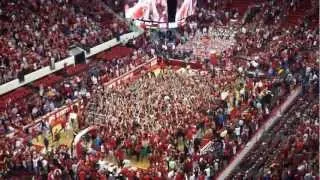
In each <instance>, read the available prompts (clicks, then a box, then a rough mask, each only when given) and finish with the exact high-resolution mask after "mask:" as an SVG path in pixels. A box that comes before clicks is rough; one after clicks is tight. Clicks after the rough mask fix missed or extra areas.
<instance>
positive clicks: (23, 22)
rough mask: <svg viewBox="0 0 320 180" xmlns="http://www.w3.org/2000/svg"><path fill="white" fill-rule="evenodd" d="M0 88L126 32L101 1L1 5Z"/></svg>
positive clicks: (6, 2) (123, 24) (124, 26)
mask: <svg viewBox="0 0 320 180" xmlns="http://www.w3.org/2000/svg"><path fill="white" fill-rule="evenodd" d="M0 7H1V9H0V33H1V37H0V67H1V69H0V84H3V83H5V82H8V81H10V80H13V79H15V78H17V75H18V73H19V72H23V73H29V72H32V71H35V70H37V69H40V68H42V67H45V66H48V65H50V63H51V62H57V61H59V60H62V59H64V58H66V57H67V56H69V54H68V48H69V47H70V46H72V45H80V46H81V47H93V46H95V45H98V44H100V43H103V42H105V41H107V40H110V39H112V38H114V37H115V36H116V35H120V34H123V33H126V32H128V27H127V26H126V25H125V22H119V20H117V18H115V17H114V15H113V14H112V13H110V12H108V10H106V5H105V4H104V3H103V2H102V1H100V0H94V1H78V0H72V1H64V0H63V1H54V0H49V1H35V0H30V1H28V0H23V1H7V0H4V1H1V2H0Z"/></svg>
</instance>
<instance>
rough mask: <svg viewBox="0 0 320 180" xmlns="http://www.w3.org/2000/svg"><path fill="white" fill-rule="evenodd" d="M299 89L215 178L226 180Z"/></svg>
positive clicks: (294, 92)
mask: <svg viewBox="0 0 320 180" xmlns="http://www.w3.org/2000/svg"><path fill="white" fill-rule="evenodd" d="M300 92H301V87H299V88H297V89H295V90H294V91H293V92H292V93H291V94H290V95H289V96H288V97H287V99H286V101H285V102H284V103H283V104H282V105H281V106H280V108H279V109H277V110H276V111H275V113H274V115H273V116H272V117H270V118H269V119H268V121H267V122H266V123H265V124H264V125H263V126H262V127H261V128H260V130H259V131H258V132H257V133H256V134H255V135H254V136H253V137H252V138H251V140H250V141H249V142H248V143H247V144H246V146H245V147H244V148H243V149H242V150H241V152H240V153H239V154H238V155H237V156H236V157H235V158H234V159H233V160H232V162H231V163H230V164H229V165H228V166H227V167H226V168H225V169H224V170H223V171H222V172H221V173H220V174H219V176H218V177H217V179H218V180H223V179H226V178H227V177H228V176H229V175H230V174H231V172H232V171H233V170H234V168H236V167H237V166H238V165H239V164H240V162H241V161H242V159H243V158H244V157H245V156H246V155H247V154H248V153H249V152H250V150H251V149H252V148H253V146H254V145H255V144H256V143H257V142H258V141H259V140H260V138H261V136H262V134H263V133H264V132H266V131H268V130H269V129H270V128H271V126H272V125H273V124H274V123H275V122H277V120H278V119H279V117H281V113H282V112H283V111H285V110H286V109H287V108H288V107H289V106H290V105H291V103H292V102H293V101H294V100H295V99H296V97H297V96H298V95H299V94H300Z"/></svg>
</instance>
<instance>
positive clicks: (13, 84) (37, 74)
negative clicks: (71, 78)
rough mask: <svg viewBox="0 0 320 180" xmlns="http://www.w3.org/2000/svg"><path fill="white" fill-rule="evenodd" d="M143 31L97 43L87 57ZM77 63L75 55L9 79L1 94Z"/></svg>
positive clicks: (135, 36) (1, 87)
mask: <svg viewBox="0 0 320 180" xmlns="http://www.w3.org/2000/svg"><path fill="white" fill-rule="evenodd" d="M142 33H143V32H141V31H139V32H130V33H127V34H124V35H122V36H121V37H120V39H121V41H117V40H116V39H115V38H114V39H112V40H110V41H107V42H105V43H102V44H100V45H97V46H95V47H93V48H91V49H90V53H86V58H89V57H92V56H94V55H96V54H98V53H100V52H103V51H105V50H107V49H110V48H112V47H114V46H116V45H119V44H121V43H122V42H126V41H128V40H130V39H133V38H137V37H138V36H140V35H141V34H142ZM74 64H75V59H74V56H71V57H68V58H66V59H63V60H61V61H59V62H56V63H55V68H54V69H51V68H50V66H46V67H43V68H41V69H39V70H37V71H34V72H32V73H29V74H27V75H25V80H24V81H23V82H19V80H18V79H14V80H12V81H9V82H7V83H5V84H2V85H0V95H3V94H5V93H7V92H10V91H12V90H15V89H16V88H18V87H21V86H24V85H26V84H29V83H31V82H33V81H35V80H38V79H40V78H43V77H45V76H47V75H49V74H52V73H54V72H56V71H59V70H61V69H63V68H65V67H66V66H70V65H74Z"/></svg>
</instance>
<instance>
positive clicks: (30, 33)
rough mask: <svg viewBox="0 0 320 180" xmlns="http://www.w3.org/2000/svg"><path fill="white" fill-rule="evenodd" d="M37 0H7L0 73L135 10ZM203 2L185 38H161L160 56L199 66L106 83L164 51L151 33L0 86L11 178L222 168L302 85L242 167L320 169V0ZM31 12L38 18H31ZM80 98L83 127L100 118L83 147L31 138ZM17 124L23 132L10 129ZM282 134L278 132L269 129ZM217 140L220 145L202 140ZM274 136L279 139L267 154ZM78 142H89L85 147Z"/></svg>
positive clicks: (200, 172) (268, 172) (115, 28)
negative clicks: (6, 89) (133, 164)
mask: <svg viewBox="0 0 320 180" xmlns="http://www.w3.org/2000/svg"><path fill="white" fill-rule="evenodd" d="M27 2H28V3H27V4H28V6H21V5H22V4H23V3H26V2H24V1H1V2H0V24H3V26H0V33H1V36H0V63H1V64H0V65H1V70H0V75H1V76H0V84H1V83H5V82H7V81H10V80H12V79H14V78H16V77H17V73H18V72H19V71H21V70H22V69H25V70H27V71H28V72H31V71H34V70H36V69H39V68H41V67H44V66H46V65H49V64H50V62H51V59H52V58H53V59H54V61H58V60H61V59H62V58H64V57H66V56H68V54H67V49H68V47H69V46H70V45H72V44H81V45H83V46H89V47H93V46H95V45H97V44H100V43H102V42H105V41H106V40H109V39H112V38H113V37H115V36H117V35H118V34H119V32H120V34H121V33H125V32H128V27H127V26H126V25H125V22H119V21H118V20H116V18H110V17H113V16H114V15H111V14H109V12H110V9H109V8H111V9H113V10H114V11H115V12H120V10H119V9H120V7H121V4H122V3H123V1H119V0H118V1H99V0H94V1H90V6H88V2H89V1H80V0H72V1H33V0H30V1H27ZM198 4H199V5H198V8H197V10H196V12H197V13H196V15H195V16H192V17H190V18H189V19H188V23H187V24H186V26H185V27H184V28H181V29H180V30H179V32H180V33H181V35H182V37H180V38H181V39H177V40H176V41H175V43H176V44H174V43H173V44H174V45H173V46H172V47H173V48H172V49H168V48H163V49H162V50H161V56H162V55H163V54H166V53H168V54H171V55H172V56H174V55H175V54H177V53H180V54H184V53H185V56H184V57H185V58H186V59H191V60H193V61H195V62H197V63H200V64H201V69H200V70H195V71H193V70H191V69H190V68H184V71H183V72H177V71H176V70H177V69H178V68H177V67H175V66H170V65H168V64H171V63H168V62H166V60H165V61H161V62H162V63H163V62H164V64H167V65H164V66H160V67H159V68H161V70H160V72H157V73H156V72H154V73H150V74H148V75H146V76H143V77H142V78H140V79H138V80H137V81H133V82H129V83H128V84H125V85H120V86H116V87H114V88H112V89H108V88H105V87H103V84H104V83H106V82H108V81H110V80H112V79H114V78H116V77H119V76H121V75H122V74H124V73H125V72H128V71H130V70H132V69H134V68H135V67H137V66H138V65H140V64H142V63H144V62H146V61H147V60H149V59H150V58H151V57H153V56H155V55H156V54H157V53H159V52H160V51H157V49H158V48H157V47H164V46H166V45H164V44H162V43H163V42H161V41H159V42H160V43H159V42H158V44H153V43H152V42H151V37H150V36H149V34H148V33H146V34H144V35H143V36H141V37H140V38H138V39H136V40H133V41H132V42H130V43H131V47H130V48H129V47H124V46H118V47H115V48H112V49H111V50H108V51H106V52H103V53H101V54H99V55H97V56H95V57H94V58H92V60H91V61H90V63H88V64H80V65H75V66H71V67H67V68H65V69H64V70H63V71H59V72H57V73H55V74H51V75H49V76H47V77H45V78H43V79H40V80H38V81H36V82H33V83H31V84H30V85H28V86H24V87H21V88H19V89H17V90H14V91H13V92H10V93H8V94H5V95H3V96H0V101H1V102H0V109H1V111H0V122H1V124H0V133H1V140H0V144H1V147H4V148H3V149H1V151H0V172H1V175H2V176H1V178H2V177H4V178H8V177H19V176H21V175H24V176H26V177H32V176H35V177H37V178H44V179H59V178H61V179H68V178H69V179H70V178H78V179H81V180H82V179H86V178H91V179H109V178H110V179H112V178H125V177H126V178H129V179H178V180H179V179H188V178H189V179H210V178H215V177H216V176H217V175H218V174H219V173H220V172H221V171H222V170H223V169H224V168H225V167H226V166H227V165H228V164H229V163H230V161H231V160H232V159H233V158H234V157H235V156H236V155H237V153H238V152H239V151H240V150H241V149H243V148H244V146H245V145H246V143H247V142H248V141H249V140H250V138H251V137H252V136H253V134H254V133H255V132H256V131H257V130H258V129H259V127H261V126H262V125H263V123H264V122H265V120H266V119H267V118H268V117H270V116H272V115H273V114H272V109H274V108H276V107H277V106H279V105H280V104H281V103H282V102H283V101H284V100H285V97H286V96H287V95H288V94H289V93H290V92H291V91H293V90H294V89H295V88H296V87H297V86H302V88H303V94H304V95H303V96H301V97H300V99H299V100H298V101H297V104H296V105H294V106H293V107H292V108H291V109H290V110H289V111H288V112H287V113H286V114H285V115H284V116H283V119H284V120H283V122H281V124H280V125H278V126H276V127H275V129H273V130H271V132H268V133H267V135H266V137H263V142H261V144H262V147H263V148H262V147H259V146H257V147H256V148H255V149H254V151H253V152H250V153H249V156H248V157H246V159H247V162H244V165H243V166H241V167H240V168H238V169H236V171H235V172H234V174H233V176H234V178H235V179H243V178H249V179H250V178H253V179H259V178H272V179H273V178H279V177H305V178H309V177H313V176H319V175H318V174H317V172H316V170H317V167H318V164H317V163H316V162H317V161H315V158H314V155H318V154H317V152H315V148H313V147H318V145H317V144H316V143H314V139H318V138H319V137H318V136H316V135H315V132H316V131H317V130H318V128H319V125H318V122H317V120H316V119H317V118H318V116H317V113H315V112H316V111H317V110H318V106H317V104H316V103H317V102H316V101H315V100H316V99H318V98H317V96H316V95H315V94H317V93H318V87H319V83H318V81H319V69H318V66H319V51H318V49H317V47H318V46H319V27H318V26H317V25H315V24H319V18H318V17H316V18H314V17H315V15H316V14H317V12H319V9H318V8H317V7H318V6H319V5H318V2H317V1H312V0H310V1H281V2H280V1H267V2H264V1H263V2H261V1H253V0H252V1H251V0H233V1H214V2H211V1H210V0H208V1H204V0H203V1H199V3H198ZM106 5H107V6H109V7H106ZM106 8H107V9H108V10H107V9H106ZM48 12H50V13H48ZM301 12H306V13H301ZM26 14H28V15H29V16H30V14H31V16H32V19H26V20H25V17H27V15H26ZM46 14H48V15H46ZM49 14H50V15H49ZM295 14H296V15H295ZM29 16H28V17H29ZM8 17H9V18H8ZM53 17H54V18H53ZM8 19H10V21H8ZM117 19H119V18H117ZM310 19H311V20H310ZM313 19H315V20H313ZM11 21H13V22H15V23H9V22H11ZM9 29H10V30H9ZM176 38H178V36H176ZM199 40H201V41H202V42H200V43H199ZM201 43H202V44H201ZM208 44H209V46H208ZM204 47H206V48H207V49H205V50H204V51H201V49H203V48H204ZM199 49H200V50H199ZM176 50H177V51H176ZM169 51H170V52H169ZM199 71H203V72H206V73H207V74H206V73H205V75H203V74H201V75H200V72H199ZM305 98H306V99H305ZM78 99H81V100H83V99H84V100H85V101H84V102H85V103H86V104H85V106H84V107H85V110H84V112H83V113H80V114H81V115H82V116H84V119H85V122H84V123H83V124H81V127H80V129H83V128H86V127H89V126H90V125H96V126H99V129H98V130H96V131H94V132H92V133H89V135H88V137H86V138H85V139H83V141H81V143H79V144H80V145H79V146H77V147H76V150H74V149H72V148H69V147H67V146H60V147H58V148H55V149H52V150H51V151H50V152H49V151H48V149H47V148H45V149H46V152H47V153H44V154H43V153H42V152H43V151H42V152H41V151H39V150H38V149H37V147H36V146H34V145H32V144H31V140H32V139H33V138H34V137H36V136H37V135H39V134H42V132H43V131H47V129H48V128H49V127H48V125H47V124H46V122H43V123H41V128H40V129H38V130H37V131H34V129H32V130H29V129H28V128H27V129H26V130H23V129H22V127H24V126H26V125H28V124H32V122H34V121H35V120H36V119H38V118H41V116H43V115H46V114H48V113H49V112H52V111H54V110H56V109H57V108H59V107H61V106H63V105H68V104H71V103H72V102H73V101H74V100H78ZM307 101H309V103H306V102H307ZM303 107H305V108H303ZM307 109H310V110H307ZM298 116H299V117H304V118H306V119H309V120H306V121H302V120H300V118H299V117H298ZM98 117H99V118H98ZM280 121H281V120H280ZM305 127H308V128H306V129H308V130H304V128H305ZM295 128H296V129H299V130H300V131H301V132H299V133H296V132H295V131H293V130H292V129H295ZM279 130H280V131H279ZM12 132H14V136H13V137H12V136H10V138H7V137H5V136H6V135H8V134H9V133H12ZM305 134H307V135H305ZM268 135H269V136H268ZM274 136H275V137H277V138H276V140H274V139H272V138H270V137H274ZM305 136H306V138H305ZM275 141H276V142H275ZM288 141H289V142H293V144H294V146H293V145H292V144H288V143H286V142H288ZM301 141H303V143H302V145H301V143H300V142H301ZM207 144H210V146H211V148H210V150H208V151H205V152H203V149H202V148H203V147H206V146H205V145H207ZM301 146H302V147H301ZM266 147H272V148H269V149H268V151H267V153H263V155H261V153H262V152H264V150H265V149H266ZM42 148H43V147H42ZM299 148H300V149H299ZM74 151H77V152H80V153H79V154H78V153H77V154H78V156H77V157H74ZM274 152H276V153H274ZM283 153H287V154H288V155H291V156H289V157H287V156H284V155H283ZM257 156H259V157H260V159H259V160H258V161H255V159H254V158H253V157H257ZM303 156H307V157H310V158H304V159H303V158H302V159H301V157H303ZM278 157H279V158H280V159H281V158H282V160H283V162H282V161H279V158H278ZM290 158H291V159H290ZM299 158H300V159H301V161H302V162H303V163H301V161H297V160H296V159H299ZM110 159H111V161H112V162H110ZM128 159H130V160H128ZM293 159H294V160H295V161H292V160H293ZM145 160H147V161H148V163H149V167H148V168H146V169H137V168H129V165H130V161H137V162H140V161H145ZM303 160H304V161H303Z"/></svg>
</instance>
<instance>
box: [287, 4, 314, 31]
mask: <svg viewBox="0 0 320 180" xmlns="http://www.w3.org/2000/svg"><path fill="white" fill-rule="evenodd" d="M309 9H311V0H304V1H302V2H301V3H300V4H299V5H298V7H297V8H296V10H293V9H291V10H290V11H289V14H288V17H287V20H286V21H285V22H284V23H283V24H282V26H283V27H289V26H295V25H298V24H299V20H302V19H303V18H304V16H305V15H306V13H307V11H308V10H309Z"/></svg>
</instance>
